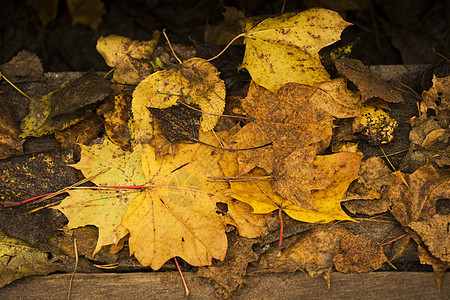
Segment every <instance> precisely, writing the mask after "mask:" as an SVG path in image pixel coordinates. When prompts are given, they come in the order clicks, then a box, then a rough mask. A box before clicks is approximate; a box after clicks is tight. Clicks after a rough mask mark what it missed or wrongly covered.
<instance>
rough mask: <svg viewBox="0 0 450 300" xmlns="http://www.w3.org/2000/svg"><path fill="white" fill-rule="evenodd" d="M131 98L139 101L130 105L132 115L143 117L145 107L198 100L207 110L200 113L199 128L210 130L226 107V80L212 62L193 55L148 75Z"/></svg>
mask: <svg viewBox="0 0 450 300" xmlns="http://www.w3.org/2000/svg"><path fill="white" fill-rule="evenodd" d="M133 102H136V103H139V104H136V105H134V106H133V115H135V114H137V115H138V118H142V119H145V120H147V119H146V117H145V115H144V114H146V115H148V114H149V113H148V112H143V111H142V110H145V111H147V108H146V107H153V108H167V107H171V106H173V105H182V104H180V102H183V103H185V104H188V105H189V104H197V105H198V106H200V108H201V110H202V111H203V112H205V113H208V114H203V116H202V120H201V127H200V128H201V129H202V130H203V131H209V130H212V129H213V128H214V126H216V124H217V121H218V120H219V116H217V115H220V114H221V113H222V112H223V110H224V108H225V84H224V82H223V81H222V80H221V79H220V78H219V72H218V71H217V69H216V68H215V67H214V66H213V65H212V64H211V63H209V62H207V61H206V60H204V59H201V58H198V57H194V58H191V59H189V60H187V61H185V62H184V63H183V64H181V65H179V66H177V67H175V68H172V69H167V70H162V71H158V72H155V73H153V74H151V75H149V76H148V77H147V78H145V79H144V80H143V81H142V82H141V83H139V85H138V86H137V87H136V89H135V90H134V93H133ZM211 114H216V115H211ZM135 118H136V116H135ZM141 122H144V121H139V123H141ZM145 122H146V121H145Z"/></svg>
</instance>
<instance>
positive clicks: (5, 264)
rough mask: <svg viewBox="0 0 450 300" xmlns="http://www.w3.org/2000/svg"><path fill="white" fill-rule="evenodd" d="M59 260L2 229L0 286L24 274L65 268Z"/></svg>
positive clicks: (42, 272)
mask: <svg viewBox="0 0 450 300" xmlns="http://www.w3.org/2000/svg"><path fill="white" fill-rule="evenodd" d="M58 260H59V258H58V257H54V258H50V257H49V255H48V253H46V252H44V251H41V250H39V249H37V248H35V247H33V246H32V245H31V244H30V243H27V242H24V241H22V240H20V239H18V238H13V237H9V236H7V235H6V234H4V233H3V232H2V231H0V288H1V287H4V286H5V285H7V284H9V283H11V282H13V281H14V280H17V279H19V278H22V277H24V276H31V275H47V274H49V273H52V272H55V271H58V270H64V268H63V267H62V265H61V264H60V262H58Z"/></svg>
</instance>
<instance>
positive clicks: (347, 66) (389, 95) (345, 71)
mask: <svg viewBox="0 0 450 300" xmlns="http://www.w3.org/2000/svg"><path fill="white" fill-rule="evenodd" d="M335 63H336V68H337V70H338V71H339V73H341V74H342V75H344V76H345V77H347V78H348V79H349V80H350V81H351V82H353V83H354V84H356V85H357V86H358V88H359V90H360V91H361V96H362V102H365V101H367V100H368V99H370V98H374V97H378V98H381V99H383V100H385V101H387V102H393V103H398V102H402V101H403V97H402V94H401V93H400V92H399V91H398V90H396V89H394V88H393V87H392V86H391V85H390V84H389V83H388V82H386V81H385V80H383V79H381V78H380V77H379V76H378V75H376V74H374V73H372V72H371V71H370V70H369V68H368V67H367V66H365V65H364V64H363V63H362V62H361V61H359V60H357V59H349V58H341V59H338V60H336V61H335Z"/></svg>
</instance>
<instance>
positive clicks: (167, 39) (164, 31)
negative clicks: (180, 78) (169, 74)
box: [163, 29, 183, 65]
mask: <svg viewBox="0 0 450 300" xmlns="http://www.w3.org/2000/svg"><path fill="white" fill-rule="evenodd" d="M163 34H164V37H165V38H166V41H167V44H169V47H170V51H172V54H173V56H175V58H176V59H177V60H178V62H179V63H180V65H181V64H182V63H183V62H182V61H181V59H179V58H178V56H177V55H176V54H175V51H173V48H172V44H171V43H170V41H169V38H168V37H167V34H166V30H165V29H163Z"/></svg>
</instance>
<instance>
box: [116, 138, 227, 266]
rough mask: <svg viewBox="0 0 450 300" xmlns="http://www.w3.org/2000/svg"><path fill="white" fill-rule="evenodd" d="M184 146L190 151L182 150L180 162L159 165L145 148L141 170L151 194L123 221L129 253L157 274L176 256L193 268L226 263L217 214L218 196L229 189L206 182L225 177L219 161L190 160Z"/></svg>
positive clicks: (136, 203)
mask: <svg viewBox="0 0 450 300" xmlns="http://www.w3.org/2000/svg"><path fill="white" fill-rule="evenodd" d="M181 146H186V147H188V146H191V145H180V151H179V152H178V154H177V155H176V156H174V157H170V156H169V157H166V159H165V160H163V161H156V159H155V153H154V150H153V149H152V148H151V147H150V146H146V145H144V146H143V151H142V165H143V169H144V174H145V175H146V180H147V181H148V182H149V184H150V188H149V189H146V190H144V191H143V192H142V193H141V194H140V195H139V196H138V197H137V198H136V199H135V200H134V201H133V203H132V204H131V205H130V207H129V208H128V209H127V211H126V213H125V215H124V216H123V218H122V224H123V225H124V226H125V227H126V228H127V229H128V230H129V231H130V253H131V254H134V256H135V257H136V258H137V259H138V261H139V262H140V263H141V264H142V265H144V266H151V267H152V268H153V269H155V270H157V269H159V268H161V266H162V265H163V264H164V263H165V262H166V261H167V260H168V259H170V258H172V257H175V256H178V257H180V258H182V259H183V260H185V261H186V262H187V263H189V264H190V265H193V266H204V265H209V264H211V260H212V258H215V259H219V260H223V259H224V258H225V253H226V250H227V237H226V235H225V230H224V222H223V220H222V218H221V216H220V215H218V214H216V212H215V210H216V204H215V203H216V202H220V200H221V199H220V198H218V197H217V196H215V195H216V194H217V195H220V194H219V193H218V191H220V190H221V189H223V190H225V189H226V187H227V186H228V185H227V184H218V183H217V182H215V183H211V182H208V180H207V178H208V177H220V176H221V175H222V172H221V170H220V167H219V165H218V163H217V161H218V159H219V158H220V157H217V156H216V157H212V156H211V157H205V158H199V159H196V160H191V157H190V156H189V155H188V154H187V153H186V152H184V151H183V149H181V148H182V147H181ZM196 147H197V148H198V147H199V146H196ZM203 147H205V146H203Z"/></svg>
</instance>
